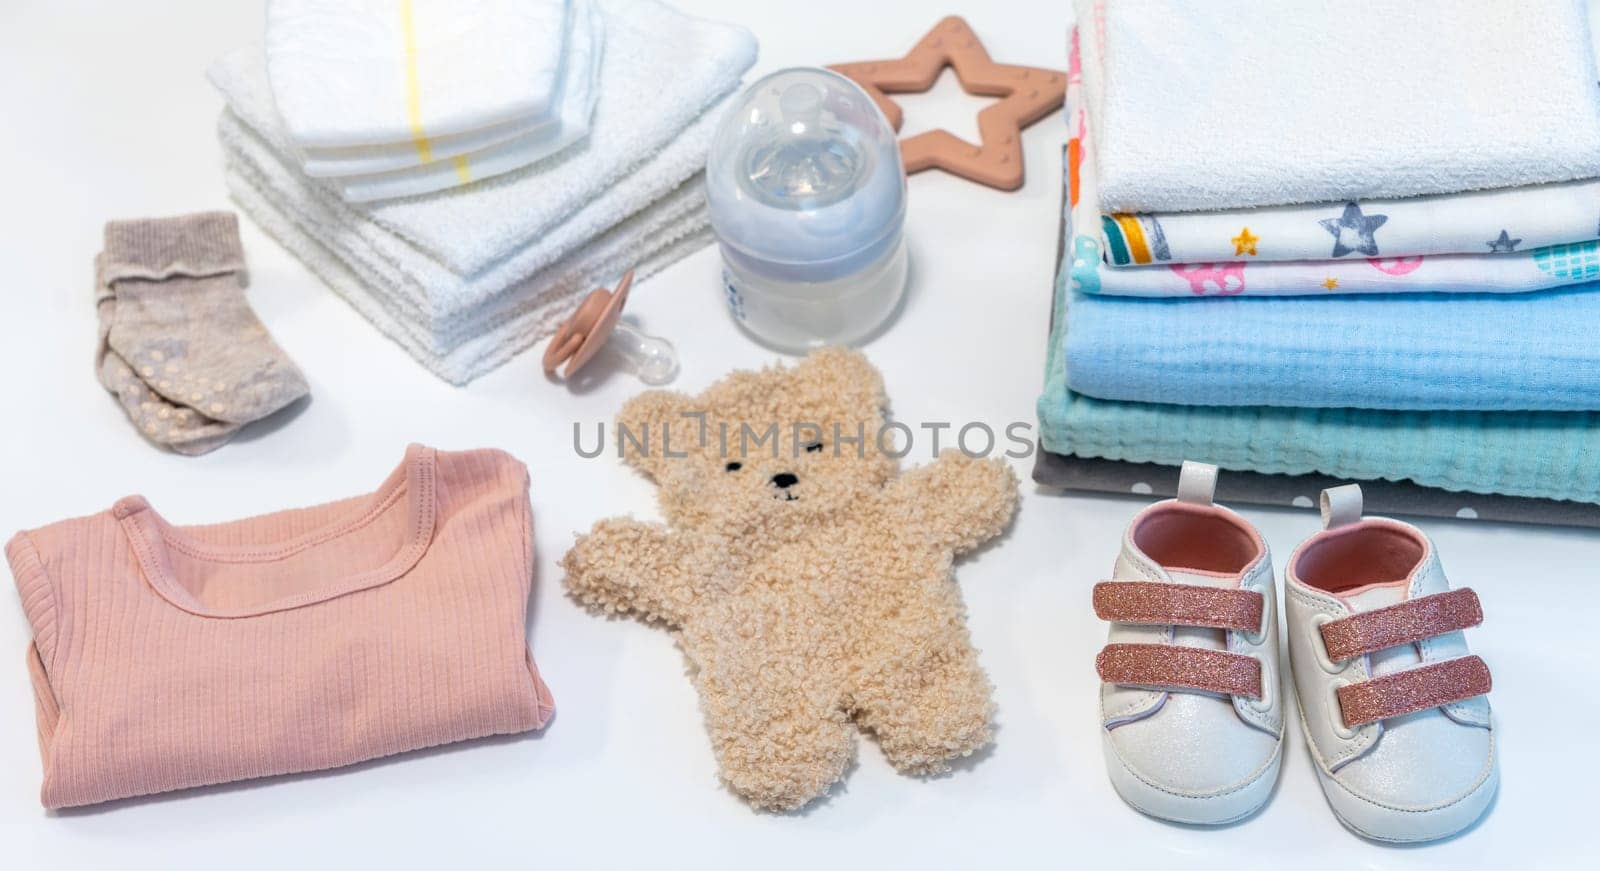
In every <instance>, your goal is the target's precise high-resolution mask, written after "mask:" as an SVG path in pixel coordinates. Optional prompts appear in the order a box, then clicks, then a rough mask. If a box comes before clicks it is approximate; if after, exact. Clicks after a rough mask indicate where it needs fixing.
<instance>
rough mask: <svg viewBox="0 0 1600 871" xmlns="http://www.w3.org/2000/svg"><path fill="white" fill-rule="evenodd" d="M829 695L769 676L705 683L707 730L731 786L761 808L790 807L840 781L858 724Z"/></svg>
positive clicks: (703, 683) (853, 742)
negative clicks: (736, 684) (739, 685)
mask: <svg viewBox="0 0 1600 871" xmlns="http://www.w3.org/2000/svg"><path fill="white" fill-rule="evenodd" d="M829 695H830V694H824V693H819V692H818V691H817V687H816V686H805V685H790V686H781V685H779V683H778V682H775V681H773V680H771V679H770V675H769V676H768V679H763V680H758V681H753V682H750V683H746V684H744V686H743V687H742V688H735V687H730V686H722V687H718V686H715V685H714V683H712V682H705V681H703V682H702V685H701V697H702V700H703V703H704V708H705V715H706V729H707V731H708V732H709V733H710V735H711V743H712V746H713V747H714V748H715V750H716V754H717V762H718V764H719V766H720V767H721V772H722V778H723V780H725V781H726V782H727V783H728V786H729V787H730V788H732V789H733V791H734V792H737V793H738V794H740V795H742V796H744V797H745V799H747V800H748V801H749V802H750V803H751V804H753V805H755V806H757V807H759V808H762V809H765V810H773V811H788V810H796V809H798V808H800V807H802V806H804V805H805V804H806V803H807V802H810V801H811V800H812V799H814V798H817V797H818V796H820V795H822V794H823V793H825V792H827V791H828V787H830V786H832V785H833V784H834V783H835V782H836V781H838V780H840V779H842V778H843V777H844V773H845V770H846V769H847V768H848V767H849V766H850V762H851V760H852V759H854V758H855V749H856V747H855V727H854V726H853V725H851V723H850V720H849V718H848V717H846V716H845V714H844V711H843V710H842V708H841V706H840V705H839V703H838V701H837V698H838V697H837V695H836V694H832V701H830V700H829Z"/></svg>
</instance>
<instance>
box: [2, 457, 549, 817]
mask: <svg viewBox="0 0 1600 871" xmlns="http://www.w3.org/2000/svg"><path fill="white" fill-rule="evenodd" d="M527 487H528V473H527V469H526V468H525V467H524V466H523V465H522V464H521V463H519V462H517V461H516V460H515V459H513V458H512V457H510V456H509V455H507V454H505V453H502V452H500V451H490V450H483V451H467V452H462V453H438V452H435V451H433V450H432V449H429V448H423V447H419V446H415V445H413V446H412V447H411V448H410V449H409V450H408V451H407V452H406V459H405V462H404V463H403V464H402V465H401V467H400V468H398V469H396V470H395V471H394V473H393V474H392V475H390V476H389V479H388V480H387V481H385V482H384V483H383V485H382V486H381V487H379V488H378V490H377V492H375V493H373V494H371V495H369V496H361V497H356V498H353V499H346V500H342V501H339V502H333V503H329V504H326V505H320V506H316V507H313V508H302V509H296V510H291V511H283V512H279V513H276V514H268V515H263V516H260V517H253V518H249V519H246V520H238V521H233V522H230V523H221V524H217V525H213V526H187V527H174V526H172V525H170V524H168V523H167V522H166V521H165V520H163V519H162V518H161V517H160V515H158V514H157V513H156V512H155V510H154V509H152V508H151V507H150V505H149V503H147V502H146V501H145V500H144V499H142V498H140V497H138V496H133V497H129V498H127V499H123V500H122V501H120V502H118V503H117V504H116V506H115V507H113V508H112V509H111V510H110V511H104V512H101V513H99V514H95V515H92V516H89V517H83V518H78V519H75V520H67V521H62V522H60V523H56V524H52V525H50V526H46V527H44V528H42V529H38V530H34V531H31V532H22V533H18V534H17V535H16V537H15V538H13V539H12V540H11V543H10V544H9V545H7V547H6V557H7V559H8V560H9V561H10V563H11V571H12V574H13V575H14V576H15V578H16V582H17V590H18V592H19V593H20V594H21V596H22V605H23V609H24V610H25V611H26V612H27V615H28V621H29V623H31V624H32V626H33V637H34V640H33V644H32V645H31V647H30V648H29V651H28V662H29V672H30V674H31V675H32V677H33V684H34V693H35V697H36V702H37V705H36V707H37V714H38V724H39V747H40V754H41V756H42V757H43V760H44V786H43V789H42V790H41V800H42V801H43V802H44V805H45V806H46V807H51V808H55V807H67V806H72V805H84V804H93V803H95V802H101V801H107V800H110V799H115V798H125V797H128V796H135V795H145V794H149V793H155V792H163V791H165V790H170V789H180V788H183V787H190V786H199V785H202V784H208V783H221V782H225V781H233V780H242V779H245V778H250V777H260V776H263V775H270V774H284V773H288V772H294V771H310V770H315V769H321V768H332V767H335V766H339V765H348V764H350V763H352V762H359V761H361V760H364V759H371V758H374V757H378V756H386V755H388V754H391V753H400V752H402V751H406V750H413V749H416V748H419V747H429V746H433V745H436V744H444V743H448V742H451V741H461V740H465V739H468V738H477V737H481V736H484V735H496V734H505V733H511V732H523V731H527V730H529V729H537V728H539V727H541V726H543V725H544V723H545V722H546V721H547V720H548V719H549V718H550V715H551V714H552V712H553V711H554V708H553V701H552V699H551V696H550V691H549V690H548V689H547V688H546V687H545V685H544V682H543V681H542V680H540V678H539V672H538V669H537V668H536V667H535V665H534V663H533V657H532V655H531V654H530V653H529V652H528V646H527V638H526V629H525V628H524V621H525V618H526V613H527V605H528V594H529V592H530V587H531V585H532V578H533V537H532V526H531V521H532V518H531V509H530V507H529V504H528V494H527Z"/></svg>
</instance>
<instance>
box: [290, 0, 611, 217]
mask: <svg viewBox="0 0 1600 871" xmlns="http://www.w3.org/2000/svg"><path fill="white" fill-rule="evenodd" d="M598 10H599V7H598V6H597V5H596V4H595V3H593V2H592V0H579V2H578V5H577V6H575V7H574V8H573V11H572V16H571V17H572V18H573V19H575V24H574V27H573V30H572V38H571V40H570V41H569V42H570V44H571V51H569V52H567V68H566V69H565V70H564V71H563V73H562V85H561V87H560V89H559V91H560V94H559V98H558V100H557V102H556V104H555V106H554V112H555V116H554V118H553V121H552V120H541V121H540V122H539V123H536V124H534V125H531V126H529V127H528V129H526V130H525V131H524V132H523V133H522V134H520V135H518V136H515V137H513V138H511V139H508V140H506V141H504V142H501V143H499V144H495V145H491V146H488V147H486V148H483V149H481V150H478V151H474V152H471V153H469V154H458V155H455V156H454V157H451V158H449V159H445V160H441V159H438V157H437V156H434V157H433V158H432V159H430V160H429V161H427V162H425V163H423V164H422V165H420V166H413V167H410V168H407V169H399V170H395V171H392V172H381V173H368V174H363V175H351V176H340V177H337V178H329V179H328V180H327V182H328V184H330V185H332V186H334V188H335V189H337V190H338V191H339V194H340V195H341V196H343V197H344V198H345V199H347V200H349V201H350V202H353V203H363V202H370V201H373V200H384V199H394V198H396V197H409V196H416V195H418V194H428V193H433V192H434V191H442V190H446V189H448V188H453V187H459V186H461V185H467V184H471V183H472V182H475V181H480V180H482V179H486V178H493V177H495V176H497V175H503V174H505V173H508V172H512V171H513V170H518V169H521V168H523V167H525V166H528V165H529V164H532V163H536V162H538V161H540V160H543V159H544V158H546V157H549V156H551V155H553V154H555V153H557V152H559V151H561V150H562V149H564V148H566V147H567V146H569V145H571V144H572V143H574V142H577V141H578V140H580V139H582V138H583V137H584V136H587V135H588V133H589V118H590V116H592V115H593V114H594V104H595V99H596V98H597V97H598V96H599V90H598V88H597V87H596V84H597V82H596V80H597V78H598V74H599V65H600V59H601V57H602V56H603V54H602V47H603V45H604V30H603V24H602V22H601V18H600V13H599V11H598ZM569 85H570V88H569V87H568V86H569ZM307 174H308V175H310V174H313V173H309V172H308V173H307Z"/></svg>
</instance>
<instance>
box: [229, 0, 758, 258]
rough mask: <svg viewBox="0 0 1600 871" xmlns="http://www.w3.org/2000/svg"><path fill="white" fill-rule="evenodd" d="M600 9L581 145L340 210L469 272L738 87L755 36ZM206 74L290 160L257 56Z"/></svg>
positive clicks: (550, 223) (617, 4)
mask: <svg viewBox="0 0 1600 871" xmlns="http://www.w3.org/2000/svg"><path fill="white" fill-rule="evenodd" d="M599 2H600V6H601V9H602V11H603V12H604V14H605V21H606V47H605V52H604V57H603V58H602V59H601V62H600V98H599V102H598V103H596V105H595V109H594V116H593V118H592V121H591V125H592V126H591V127H590V130H589V135H588V136H587V137H586V138H585V139H584V140H583V141H582V142H579V143H577V144H576V145H574V146H572V147H571V148H568V149H567V150H566V151H563V152H562V153H560V154H559V155H555V156H552V157H551V158H550V159H548V160H544V161H541V162H540V163H538V164H536V165H534V166H531V167H527V168H524V169H522V170H519V171H517V172H513V173H509V174H507V175H503V176H500V177H498V178H493V179H489V180H487V181H483V182H479V183H477V184H473V185H468V186H466V187H462V188H455V189H452V190H448V191H440V192H438V193H433V194H427V195H424V196H420V197H409V198H406V199H402V200H390V201H386V202H381V203H367V204H358V205H350V206H349V208H350V209H352V210H353V211H354V212H356V213H358V214H360V215H362V216H364V217H366V218H368V219H370V220H372V221H375V222H377V223H378V224H380V225H382V226H383V227H385V228H387V229H388V230H390V231H392V232H394V233H395V234H397V235H399V236H401V237H404V238H405V239H406V240H408V241H410V242H411V243H412V244H414V245H416V246H417V247H418V248H420V249H422V250H423V251H424V252H426V253H428V254H429V255H431V256H432V257H434V258H435V259H437V260H438V261H439V262H440V263H441V264H442V265H443V266H445V267H446V268H448V269H450V270H451V271H453V272H455V273H457V274H459V275H463V276H467V275H473V274H476V273H478V272H480V271H482V270H484V269H486V268H489V267H491V266H493V265H494V264H495V263H496V261H499V260H501V259H504V258H507V257H509V256H511V255H512V254H514V253H515V252H516V251H518V249H520V248H522V247H523V246H524V245H526V244H527V243H529V242H530V241H532V240H535V239H539V238H542V237H544V236H546V235H549V234H550V233H552V232H553V231H555V230H556V229H557V228H558V227H559V226H560V225H561V224H562V223H563V222H565V221H567V220H568V219H569V218H571V217H572V216H573V214H574V213H575V212H576V211H578V210H579V209H580V208H583V206H584V205H585V204H586V203H588V202H590V201H591V200H594V199H595V198H596V197H597V196H599V195H600V194H601V193H602V192H603V191H605V190H606V189H607V188H610V187H611V186H613V185H615V184H616V183H617V182H618V180H619V179H621V178H622V177H624V176H626V175H627V174H629V173H630V172H632V171H634V170H635V169H636V168H638V167H639V166H640V165H641V164H643V163H645V162H646V161H648V160H649V159H650V158H651V157H652V156H653V155H655V154H656V152H658V151H660V150H661V149H662V148H663V147H664V146H666V145H667V144H668V143H670V142H671V141H672V140H673V139H674V138H675V137H677V136H678V135H680V134H681V133H682V132H683V131H684V129H685V128H686V127H688V126H689V124H690V123H691V122H692V121H694V120H695V119H696V118H698V117H700V116H701V114H702V113H703V112H704V111H705V109H706V108H707V107H708V106H709V105H711V104H712V103H713V102H715V101H716V100H717V99H718V98H719V97H721V96H723V95H725V94H727V93H729V92H730V91H732V90H733V89H734V88H735V87H737V86H738V84H739V78H740V76H742V75H743V74H744V71H745V70H747V69H749V68H750V66H751V64H753V63H754V62H755V52H756V46H755V38H754V37H752V36H751V35H750V32H749V31H747V30H745V29H744V28H742V27H737V26H734V25H727V24H721V23H718V22H712V21H706V20H704V19H699V18H693V17H690V16H687V15H684V14H682V13H680V12H677V11H676V10H674V9H671V8H670V7H668V6H666V5H664V4H662V3H659V2H656V0H599ZM210 74H211V80H212V82H213V83H214V84H216V85H217V87H218V88H219V89H220V90H221V91H222V93H223V96H224V97H225V98H226V100H227V102H228V105H229V107H230V108H232V109H233V110H234V111H235V112H236V113H237V114H238V115H239V116H240V117H241V118H243V119H244V120H245V121H247V122H248V123H249V124H250V126H251V127H252V128H253V129H256V130H259V131H261V132H262V133H264V134H266V135H267V137H268V139H269V140H270V141H271V142H272V145H273V147H274V149H275V150H277V151H278V152H280V153H285V154H288V153H293V147H292V140H291V139H290V138H289V137H288V136H287V135H286V134H284V133H283V132H282V130H281V128H280V127H279V121H278V120H277V116H276V113H275V112H274V109H273V104H272V93H271V89H270V88H269V87H268V86H267V81H266V74H265V72H264V70H263V67H262V59H261V54H260V52H259V50H248V49H247V50H245V51H242V52H236V53H234V54H230V55H228V56H227V57H225V58H223V59H222V60H221V61H220V62H219V63H217V64H216V65H214V66H213V67H212V68H211V72H210ZM330 193H331V190H330Z"/></svg>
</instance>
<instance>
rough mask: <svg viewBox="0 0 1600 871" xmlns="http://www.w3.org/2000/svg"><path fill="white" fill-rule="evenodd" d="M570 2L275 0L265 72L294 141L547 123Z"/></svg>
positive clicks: (339, 142)
mask: <svg viewBox="0 0 1600 871" xmlns="http://www.w3.org/2000/svg"><path fill="white" fill-rule="evenodd" d="M568 6H569V0H473V2H470V3H462V2H461V0H271V2H269V3H268V4H267V36H266V41H267V66H268V69H269V70H270V73H271V76H272V90H273V93H274V94H275V95H276V96H277V102H278V108H279V111H280V112H282V114H283V118H284V122H285V124H286V125H287V126H288V129H289V132H290V135H291V136H292V137H293V138H294V140H295V142H296V143H298V144H299V145H301V146H305V147H317V148H327V147H340V146H347V145H372V144H379V143H386V142H414V143H416V145H417V147H418V149H419V150H424V149H426V148H427V138H428V137H430V136H447V135H450V134H455V133H463V132H465V131H468V130H476V129H478V128H481V127H488V126H491V125H495V124H501V123H504V122H507V121H514V120H518V119H528V118H534V117H538V116H540V115H543V114H545V113H546V111H547V110H548V109H549V108H550V99H551V95H552V93H553V92H554V90H555V86H556V79H557V75H558V73H559V71H560V69H561V62H562V54H563V39H564V37H565V35H566V17H567V11H568Z"/></svg>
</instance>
